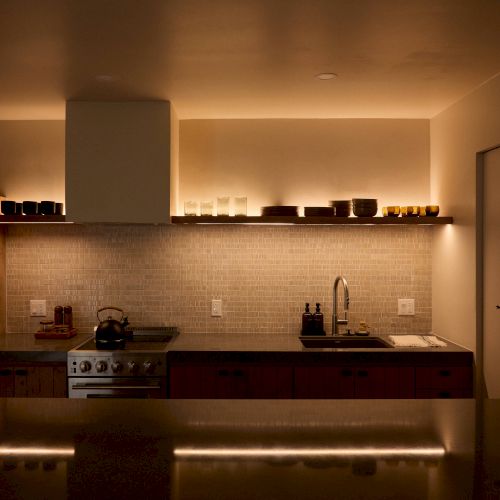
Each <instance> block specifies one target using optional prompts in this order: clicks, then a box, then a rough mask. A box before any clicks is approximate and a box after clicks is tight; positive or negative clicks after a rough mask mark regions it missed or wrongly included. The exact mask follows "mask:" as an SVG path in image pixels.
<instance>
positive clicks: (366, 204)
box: [352, 198, 377, 217]
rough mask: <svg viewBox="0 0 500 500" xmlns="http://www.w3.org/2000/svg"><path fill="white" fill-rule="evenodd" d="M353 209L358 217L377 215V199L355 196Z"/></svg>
mask: <svg viewBox="0 0 500 500" xmlns="http://www.w3.org/2000/svg"><path fill="white" fill-rule="evenodd" d="M352 211H353V213H354V215H355V216H356V217H373V216H375V215H377V200H376V199H374V198H353V199H352Z"/></svg>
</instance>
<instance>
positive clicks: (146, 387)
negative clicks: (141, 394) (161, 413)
mask: <svg viewBox="0 0 500 500" xmlns="http://www.w3.org/2000/svg"><path fill="white" fill-rule="evenodd" d="M71 389H73V390H87V389H113V390H121V389H126V390H143V391H149V390H160V389H161V387H160V386H159V385H113V384H75V385H72V386H71Z"/></svg>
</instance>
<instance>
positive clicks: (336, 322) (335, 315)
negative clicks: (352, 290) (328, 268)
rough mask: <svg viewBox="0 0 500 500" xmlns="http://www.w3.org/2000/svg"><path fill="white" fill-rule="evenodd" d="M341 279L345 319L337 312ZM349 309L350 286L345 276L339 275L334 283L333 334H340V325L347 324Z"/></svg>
mask: <svg viewBox="0 0 500 500" xmlns="http://www.w3.org/2000/svg"><path fill="white" fill-rule="evenodd" d="M339 281H342V285H343V286H344V319H339V317H338V316H339V315H338V313H337V287H338V284H339ZM348 309H349V287H348V286H347V280H346V279H345V278H344V277H343V276H337V277H336V278H335V282H334V283H333V317H332V335H338V334H339V325H347V322H348V321H347V310H348Z"/></svg>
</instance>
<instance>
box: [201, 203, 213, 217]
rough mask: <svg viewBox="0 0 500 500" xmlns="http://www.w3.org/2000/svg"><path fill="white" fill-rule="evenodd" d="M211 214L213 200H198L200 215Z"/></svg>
mask: <svg viewBox="0 0 500 500" xmlns="http://www.w3.org/2000/svg"><path fill="white" fill-rule="evenodd" d="M213 214H214V202H213V201H202V202H200V215H213Z"/></svg>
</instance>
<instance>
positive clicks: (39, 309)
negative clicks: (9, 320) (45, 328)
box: [30, 300, 47, 317]
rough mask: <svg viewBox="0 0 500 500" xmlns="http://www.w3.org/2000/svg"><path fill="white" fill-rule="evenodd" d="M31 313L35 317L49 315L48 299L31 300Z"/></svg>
mask: <svg viewBox="0 0 500 500" xmlns="http://www.w3.org/2000/svg"><path fill="white" fill-rule="evenodd" d="M30 315H31V316H35V317H43V316H47V301H46V300H30Z"/></svg>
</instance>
